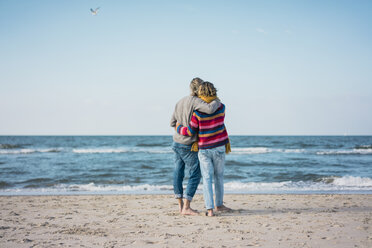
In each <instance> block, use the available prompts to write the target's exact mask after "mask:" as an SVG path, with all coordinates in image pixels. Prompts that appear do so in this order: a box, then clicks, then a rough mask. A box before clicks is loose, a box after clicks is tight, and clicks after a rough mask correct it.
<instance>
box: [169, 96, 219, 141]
mask: <svg viewBox="0 0 372 248" xmlns="http://www.w3.org/2000/svg"><path fill="white" fill-rule="evenodd" d="M219 106H220V101H219V100H215V101H213V102H211V103H210V104H208V103H206V102H204V101H203V100H201V99H200V98H198V97H196V96H186V97H184V98H182V99H181V100H179V101H178V103H177V104H176V107H175V109H174V112H173V115H172V119H171V122H170V125H171V127H175V126H176V123H177V122H178V123H180V124H181V125H183V126H186V127H187V126H188V125H189V123H190V120H191V116H192V114H193V112H194V110H198V111H200V112H204V113H207V114H212V113H214V112H215V111H216V110H217V109H218V107H219ZM173 140H174V142H177V143H180V144H184V145H191V144H192V143H194V142H195V141H197V136H196V135H194V136H191V137H190V136H183V135H180V134H178V133H177V132H175V134H174V135H173Z"/></svg>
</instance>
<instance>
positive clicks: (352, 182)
mask: <svg viewBox="0 0 372 248" xmlns="http://www.w3.org/2000/svg"><path fill="white" fill-rule="evenodd" d="M224 186H225V193H236V194H267V193H270V194H279V193H280V194H281V193H288V194H292V193H304V194H312V193H334V194H343V193H352V194H357V193H364V194H372V178H368V177H354V176H343V177H325V178H323V179H322V180H319V181H317V182H314V181H298V182H292V181H285V182H240V181H233V182H228V183H225V184H224ZM97 193H99V194H173V186H172V185H151V184H140V185H97V184H95V183H88V184H71V185H66V184H59V185H55V186H54V187H50V188H27V189H25V188H22V189H19V188H18V189H2V190H0V195H30V194H31V195H33V194H35V195H39V194H42V195H43V194H46V195H54V194H97ZM198 193H202V185H201V184H200V185H199V187H198Z"/></svg>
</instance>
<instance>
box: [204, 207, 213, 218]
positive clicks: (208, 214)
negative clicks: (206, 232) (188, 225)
mask: <svg viewBox="0 0 372 248" xmlns="http://www.w3.org/2000/svg"><path fill="white" fill-rule="evenodd" d="M205 216H208V217H213V216H214V213H213V209H208V211H207V212H206V213H205Z"/></svg>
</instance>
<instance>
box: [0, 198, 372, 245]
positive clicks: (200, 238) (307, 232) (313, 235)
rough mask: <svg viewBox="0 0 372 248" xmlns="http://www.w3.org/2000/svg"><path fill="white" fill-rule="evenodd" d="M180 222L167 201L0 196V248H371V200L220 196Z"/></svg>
mask: <svg viewBox="0 0 372 248" xmlns="http://www.w3.org/2000/svg"><path fill="white" fill-rule="evenodd" d="M224 202H225V203H226V205H227V206H228V207H231V208H233V209H234V211H233V212H231V213H217V216H216V217H212V218H210V217H205V216H203V213H204V211H205V209H204V201H203V197H202V195H200V194H197V195H196V196H195V197H194V200H193V202H192V207H193V208H195V209H197V210H198V211H199V212H200V215H199V216H181V215H180V214H179V213H178V211H177V202H176V200H175V199H173V196H172V195H171V194H166V195H158V194H157V195H149V194H143V195H142V194H141V195H128V194H127V195H48V196H45V195H44V196H43V195H38V196H0V205H1V208H0V209H1V210H0V236H1V239H0V246H1V247H14V246H16V247H50V246H53V247H68V246H71V247H77V246H86V247H139V246H140V247H148V246H151V247H175V246H178V247H201V246H205V247H239V246H241V247H247V246H248V247H250V246H252V247H345V248H346V247H372V195H370V194H312V195H309V194H306V195H304V194H296V195H294V194H225V199H224Z"/></svg>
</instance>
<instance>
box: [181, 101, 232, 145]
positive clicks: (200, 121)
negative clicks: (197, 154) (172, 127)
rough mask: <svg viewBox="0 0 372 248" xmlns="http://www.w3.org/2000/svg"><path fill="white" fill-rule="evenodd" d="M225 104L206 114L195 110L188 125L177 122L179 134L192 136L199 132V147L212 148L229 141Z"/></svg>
mask: <svg viewBox="0 0 372 248" xmlns="http://www.w3.org/2000/svg"><path fill="white" fill-rule="evenodd" d="M224 120H225V105H224V104H222V103H221V106H220V107H219V108H218V109H217V110H216V112H214V113H213V114H205V113H202V112H199V111H197V110H195V111H194V113H193V115H192V117H191V121H190V124H189V126H188V127H184V126H182V125H181V124H179V123H177V125H176V130H177V132H178V133H179V134H181V135H185V136H192V135H193V134H195V133H198V136H199V141H198V146H199V149H211V148H215V147H218V146H223V145H225V144H227V143H229V137H228V135H227V131H226V127H225V123H224Z"/></svg>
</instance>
